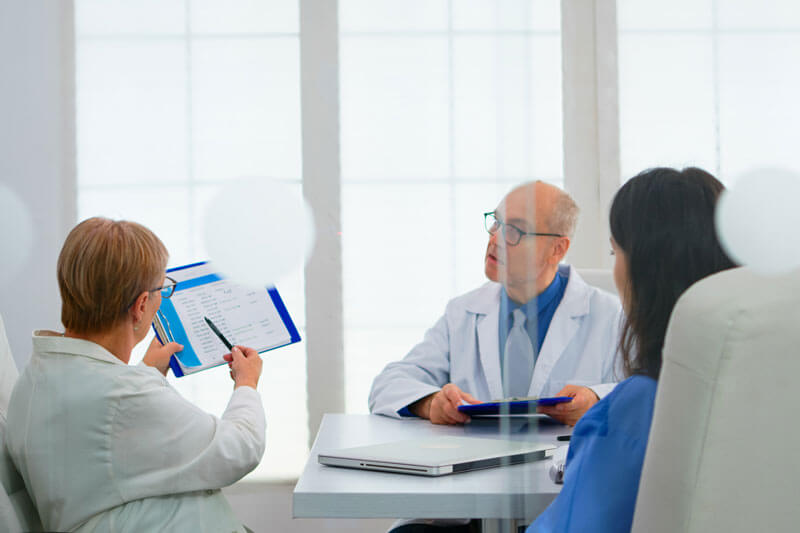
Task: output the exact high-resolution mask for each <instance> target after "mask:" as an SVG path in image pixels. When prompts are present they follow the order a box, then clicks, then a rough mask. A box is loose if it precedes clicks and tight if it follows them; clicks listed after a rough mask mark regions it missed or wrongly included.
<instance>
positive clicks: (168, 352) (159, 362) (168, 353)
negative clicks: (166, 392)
mask: <svg viewBox="0 0 800 533" xmlns="http://www.w3.org/2000/svg"><path fill="white" fill-rule="evenodd" d="M181 350H183V345H182V344H178V343H177V342H168V343H167V344H165V345H163V346H162V345H161V343H160V342H158V339H157V338H156V337H153V342H151V343H150V346H149V347H148V348H147V352H146V353H145V354H144V359H142V362H143V363H144V364H146V365H147V366H152V367H153V368H157V369H158V371H159V372H161V373H162V374H164V375H165V376H166V375H167V369H168V368H169V358H170V357H172V354H174V353H175V352H180V351H181Z"/></svg>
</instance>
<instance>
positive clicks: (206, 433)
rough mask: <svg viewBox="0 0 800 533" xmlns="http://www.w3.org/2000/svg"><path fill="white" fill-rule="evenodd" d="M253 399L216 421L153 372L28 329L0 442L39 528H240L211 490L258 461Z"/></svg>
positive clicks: (236, 399)
mask: <svg viewBox="0 0 800 533" xmlns="http://www.w3.org/2000/svg"><path fill="white" fill-rule="evenodd" d="M265 432H266V420H265V417H264V409H263V406H262V404H261V399H260V396H259V394H258V392H257V391H256V390H255V389H253V388H251V387H239V388H237V389H236V390H235V391H234V392H233V394H232V395H231V399H230V402H229V403H228V407H227V408H226V409H225V412H224V414H223V415H222V418H217V417H215V416H213V415H211V414H208V413H206V412H204V411H202V410H200V409H199V408H198V407H196V406H195V405H193V404H192V403H190V402H189V401H187V400H186V399H184V398H183V397H182V396H181V395H180V394H178V392H177V391H176V390H175V389H174V388H172V386H170V384H169V383H168V382H167V380H166V378H164V376H162V375H161V374H160V373H159V372H158V370H156V369H155V368H151V367H148V366H145V365H139V366H130V365H127V364H125V363H123V362H122V361H120V360H119V359H117V358H116V357H114V356H113V355H112V354H111V353H110V352H108V351H107V350H106V349H105V348H103V347H102V346H99V345H97V344H95V343H92V342H89V341H85V340H81V339H73V338H65V337H62V336H60V335H58V334H56V333H52V332H46V331H37V332H34V335H33V356H32V357H31V360H30V363H29V364H28V366H27V367H26V368H25V370H24V371H23V373H22V375H21V376H20V378H19V380H18V381H17V384H16V386H15V388H14V392H13V394H12V396H11V403H10V405H9V411H8V436H7V445H8V450H9V452H10V454H11V457H12V460H13V461H14V463H15V464H16V466H17V469H18V470H19V472H20V473H21V474H22V477H23V479H24V480H25V484H26V486H27V487H28V490H29V492H30V494H31V497H32V498H33V501H34V503H35V505H36V507H37V509H38V510H39V514H40V516H41V519H42V524H43V525H44V527H45V529H47V530H57V531H95V530H97V531H109V532H127V531H131V532H133V531H137V532H138V531H193V532H194V531H201V532H202V531H208V532H215V533H216V532H221V531H243V529H242V527H241V525H240V524H239V522H238V521H237V520H236V517H235V516H234V514H233V512H232V510H231V508H230V505H229V504H228V502H227V500H226V499H225V497H224V496H223V495H222V493H221V492H220V490H219V489H220V488H222V487H225V486H227V485H230V484H232V483H234V482H235V481H237V480H239V479H241V478H242V477H243V476H244V475H245V474H247V473H248V472H250V471H251V470H253V468H255V467H256V465H257V464H258V462H259V461H260V460H261V456H262V455H263V454H264V445H265Z"/></svg>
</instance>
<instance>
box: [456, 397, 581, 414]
mask: <svg viewBox="0 0 800 533" xmlns="http://www.w3.org/2000/svg"><path fill="white" fill-rule="evenodd" d="M571 401H572V397H571V396H553V397H550V398H537V399H535V400H522V399H520V400H500V401H496V402H484V403H476V404H469V405H459V406H458V411H459V412H461V413H464V414H465V415H469V416H484V415H526V414H530V413H535V412H536V407H537V406H539V405H556V404H558V403H566V402H571Z"/></svg>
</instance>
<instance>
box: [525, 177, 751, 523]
mask: <svg viewBox="0 0 800 533" xmlns="http://www.w3.org/2000/svg"><path fill="white" fill-rule="evenodd" d="M722 190H723V186H722V184H721V183H720V182H719V181H717V179H716V178H714V177H713V176H712V175H711V174H709V173H708V172H705V171H704V170H701V169H699V168H686V169H684V170H682V171H678V170H675V169H671V168H654V169H650V170H646V171H644V172H642V173H640V174H639V175H637V176H636V177H634V178H632V179H631V180H629V181H628V182H627V183H626V184H625V185H623V186H622V188H621V189H620V190H619V191H618V192H617V194H616V196H615V197H614V201H613V203H612V205H611V214H610V217H609V218H610V223H611V247H612V250H613V253H614V255H615V264H614V282H615V283H616V285H617V290H618V291H619V295H620V298H621V299H622V306H623V308H624V310H625V315H626V318H625V323H624V325H623V329H622V338H621V339H620V354H621V356H622V363H623V369H624V372H625V376H626V378H627V379H625V381H623V382H621V383H620V384H618V385H617V386H616V388H615V389H614V391H613V392H612V393H610V394H609V395H608V396H606V397H605V398H604V399H603V400H601V401H600V402H598V403H597V404H596V405H595V406H594V407H592V409H590V410H589V411H588V412H587V413H586V414H585V415H584V416H583V418H581V420H580V421H579V422H578V424H577V426H575V431H574V432H573V434H572V441H571V443H570V447H569V453H568V455H567V465H566V471H565V477H564V487H563V489H562V491H561V493H560V494H559V495H558V497H557V498H556V499H555V501H554V502H553V503H552V504H550V506H549V507H548V508H547V509H546V510H545V511H544V512H543V513H542V514H541V515H540V516H539V518H538V519H537V520H536V522H534V523H533V524H532V525H531V526H530V527H529V528H528V533H531V532H550V531H553V532H556V531H557V532H562V531H593V532H612V531H613V532H617V531H630V528H631V524H632V522H633V511H634V506H635V503H636V494H637V491H638V489H639V478H640V476H641V472H642V463H643V461H644V454H645V449H646V448H647V437H648V434H649V431H650V422H651V420H652V416H653V403H654V400H655V394H656V385H657V380H658V375H659V372H660V370H661V350H662V347H663V345H664V335H665V333H666V330H667V323H668V322H669V317H670V314H671V313H672V308H673V307H674V306H675V302H676V301H677V300H678V297H679V296H680V295H681V294H682V293H683V292H684V291H685V290H686V289H687V288H689V286H690V285H692V284H693V283H695V282H696V281H698V280H700V279H702V278H704V277H706V276H709V275H711V274H713V273H715V272H719V271H720V270H725V269H728V268H731V267H733V266H735V265H734V264H733V263H732V262H731V260H730V259H729V258H728V257H727V256H726V255H725V253H724V252H723V251H722V248H721V247H720V244H719V242H718V240H717V238H716V234H715V232H714V208H715V206H716V202H717V199H718V197H719V195H720V193H721V192H722Z"/></svg>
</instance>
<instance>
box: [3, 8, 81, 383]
mask: <svg viewBox="0 0 800 533" xmlns="http://www.w3.org/2000/svg"><path fill="white" fill-rule="evenodd" d="M73 58H74V39H73V29H72V2H71V1H58V2H51V1H44V0H30V1H11V2H1V3H0V65H2V69H3V82H2V83H0V117H2V118H0V180H2V183H3V184H4V185H6V186H7V187H8V188H10V189H11V190H13V191H14V192H15V193H16V194H17V195H18V196H19V197H20V198H21V199H22V200H23V201H24V202H25V203H26V204H27V206H28V207H29V209H30V211H31V219H32V222H33V231H34V235H33V247H32V249H31V253H30V255H29V256H28V261H27V263H26V264H25V266H24V268H22V270H21V272H20V273H18V274H17V275H15V276H14V277H12V278H11V279H0V313H2V315H3V320H4V321H5V325H6V330H7V332H8V339H9V342H10V344H11V349H12V351H13V353H14V358H15V359H16V362H17V366H18V367H20V368H22V367H23V366H24V365H25V364H27V362H28V360H29V359H30V333H31V331H32V330H34V329H37V328H52V329H56V328H59V327H60V319H59V312H60V307H61V305H60V298H59V295H58V286H57V284H56V271H55V265H56V258H57V257H58V250H59V249H60V248H61V243H62V241H63V239H64V237H65V236H66V232H67V231H68V230H69V228H71V227H72V225H73V224H74V219H75V210H76V200H75V133H74V132H75V128H74V125H73V121H74V118H73V117H74V111H73V108H74V100H75V99H74V89H73V85H74V83H73V80H74V72H73V70H74V69H73V66H72V65H73ZM0 234H2V239H0V242H2V243H3V246H4V247H5V249H4V250H2V253H20V252H19V251H18V250H17V248H16V245H17V244H18V243H16V242H15V241H14V239H13V235H14V228H0Z"/></svg>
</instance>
